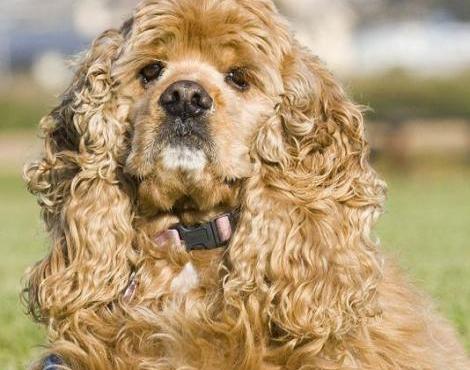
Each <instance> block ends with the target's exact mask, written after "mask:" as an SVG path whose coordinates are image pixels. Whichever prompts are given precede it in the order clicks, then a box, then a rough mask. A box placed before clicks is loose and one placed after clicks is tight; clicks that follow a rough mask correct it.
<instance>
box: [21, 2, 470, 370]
mask: <svg viewBox="0 0 470 370" xmlns="http://www.w3.org/2000/svg"><path fill="white" fill-rule="evenodd" d="M155 59H159V60H164V61H166V62H167V69H166V71H165V73H164V75H163V76H162V78H161V79H160V80H159V81H157V82H156V83H155V84H154V85H152V87H151V88H148V89H144V88H143V87H142V86H141V83H140V82H139V81H138V79H137V76H138V72H139V70H140V69H141V68H142V67H143V66H145V65H146V64H147V63H149V62H150V61H152V60H155ZM233 66H243V67H246V68H247V70H248V71H249V80H250V83H251V88H250V90H249V91H247V92H243V93H242V92H238V91H235V90H233V89H232V88H231V87H229V85H227V84H226V83H225V81H224V76H225V73H226V72H228V70H229V69H230V68H231V67H233ZM181 79H193V80H196V81H197V82H199V83H200V84H202V85H203V86H204V87H205V88H206V89H207V91H208V92H209V93H210V94H211V95H212V96H213V97H214V100H215V109H214V111H213V112H211V116H210V119H209V121H210V122H209V124H210V128H211V135H212V137H213V139H214V145H213V147H211V151H210V153H209V154H210V161H209V163H208V165H207V166H206V167H204V169H201V170H196V171H192V172H188V171H180V170H177V169H175V170H165V169H164V168H163V167H162V163H161V161H160V160H159V159H158V158H159V157H158V155H159V154H158V153H159V152H158V148H157V149H156V148H155V146H154V140H155V130H158V128H159V127H160V126H159V125H160V124H161V122H162V120H163V119H164V118H163V112H162V111H161V108H159V107H158V104H157V101H158V97H159V96H160V94H161V93H162V92H163V91H164V89H165V88H166V87H168V86H169V84H171V83H172V82H175V81H178V80H181ZM41 126H42V129H43V132H44V138H45V149H44V155H43V157H42V159H41V160H39V161H38V162H35V163H33V164H31V165H29V166H28V167H27V168H26V172H25V173H26V175H25V177H26V179H27V182H28V186H29V189H30V190H31V191H32V192H33V193H34V194H36V195H37V197H38V199H39V203H40V205H41V207H42V210H43V218H44V220H45V223H46V226H47V229H48V231H49V233H50V237H51V240H52V247H51V251H50V253H49V254H48V256H46V258H44V260H42V261H40V262H39V263H38V264H37V265H36V266H34V267H33V268H32V269H31V271H30V272H29V276H28V277H29V278H28V282H29V283H28V285H27V287H26V289H25V292H26V294H25V297H26V300H27V302H28V304H29V308H30V312H31V314H32V315H33V317H34V318H35V319H36V320H38V321H41V322H42V323H44V324H45V325H47V327H48V334H49V335H48V336H49V343H50V345H49V346H48V350H47V353H46V354H45V355H47V354H48V353H54V354H57V355H59V356H60V357H61V358H62V359H63V360H64V361H65V365H64V368H66V369H73V370H109V369H117V370H121V369H146V370H156V369H162V370H163V369H165V370H170V369H179V370H183V369H184V370H186V369H201V370H202V369H204V370H212V369H213V370H216V369H217V370H221V369H224V370H229V369H243V370H255V369H256V370H268V369H269V370H281V369H282V370H294V369H303V370H306V369H325V370H327V369H328V370H330V369H363V370H378V369H384V370H385V369H390V370H391V369H394V370H398V369H407V370H411V369H413V370H417V369H423V370H424V369H429V370H430V369H433V370H438V369H439V370H444V369H449V370H463V369H470V366H469V363H468V361H467V357H466V355H465V353H464V351H463V349H462V347H461V346H460V344H459V343H458V341H457V339H456V337H455V334H454V332H453V330H452V329H451V328H450V326H449V325H448V324H447V323H446V322H445V321H444V320H442V319H441V318H439V316H436V314H435V313H434V312H433V309H432V308H431V304H430V303H429V302H428V300H427V299H426V298H423V297H422V296H421V295H420V294H419V293H417V292H415V291H414V289H413V288H412V287H410V286H409V284H408V283H407V282H406V281H405V280H404V279H403V278H402V277H401V274H400V273H399V272H398V270H397V269H396V268H395V267H393V264H392V263H390V262H389V261H388V260H387V259H386V258H384V257H383V254H382V252H381V250H380V249H379V245H378V242H377V241H376V240H375V239H374V238H373V236H372V235H371V230H372V228H373V226H374V224H375V222H376V221H377V218H378V217H379V215H380V213H381V212H382V207H383V204H384V200H385V184H384V182H383V181H381V180H380V179H379V178H378V176H377V174H376V173H375V172H374V171H373V170H372V169H371V167H370V165H369V163H368V161H367V154H368V148H367V143H366V140H365V135H364V123H363V118H362V114H361V111H360V109H359V108H358V107H357V106H356V105H354V104H353V103H352V102H351V101H350V100H348V98H347V97H346V96H345V94H344V92H343V90H342V89H341V88H340V87H339V86H338V83H337V82H336V81H335V79H334V78H333V77H332V76H331V74H330V73H329V72H328V71H327V70H326V69H325V68H324V67H323V65H322V64H321V63H320V62H319V60H318V58H316V57H314V56H312V55H311V54H310V52H308V51H307V50H304V49H303V48H302V47H301V46H299V45H298V44H297V42H296V41H295V39H294V38H293V37H292V35H291V33H290V32H289V31H288V28H287V26H286V24H285V22H284V21H283V20H282V19H281V17H280V16H279V14H278V13H277V11H276V10H275V8H274V6H273V5H272V3H271V1H269V0H178V1H177V0H144V1H143V2H142V3H141V4H140V5H139V6H138V8H137V9H136V12H135V14H134V16H133V19H132V20H131V21H129V22H126V24H125V25H124V26H123V28H122V29H121V30H111V31H107V32H105V33H104V34H103V35H101V36H100V37H99V38H98V39H97V40H96V41H95V42H94V44H93V46H92V47H91V49H90V51H89V52H88V53H87V54H86V55H85V56H84V58H83V60H82V62H81V64H80V66H79V68H78V70H77V73H76V77H75V79H74V81H73V83H72V84H71V87H70V88H69V89H68V90H67V92H66V93H65V95H64V98H63V101H62V104H61V105H60V106H59V107H57V108H56V109H55V110H54V111H53V112H52V113H51V114H50V115H49V116H47V117H45V118H44V119H43V121H42V124H41ZM234 208H240V210H241V215H240V222H239V225H238V228H237V231H236V233H235V235H234V236H233V238H232V240H231V243H230V245H229V246H228V249H227V250H226V251H223V250H221V249H220V250H217V251H212V252H208V251H206V252H192V253H190V254H189V253H187V252H186V251H185V250H183V249H182V248H178V247H176V246H174V245H171V243H164V245H157V243H156V242H155V236H156V235H158V234H159V233H160V232H162V231H163V230H165V229H167V228H168V227H170V226H171V225H172V224H174V223H176V222H184V223H187V224H191V223H198V222H202V221H206V220H208V219H210V218H212V217H214V216H215V215H217V214H220V213H222V212H225V211H228V210H232V209H234ZM189 262H191V263H192V264H193V265H194V266H195V267H196V269H197V271H198V279H197V280H194V281H197V282H198V284H199V285H197V286H196V287H194V288H192V289H191V290H190V291H189V292H186V290H185V288H184V287H183V288H182V289H181V290H180V291H178V292H174V291H172V282H173V281H174V279H175V278H176V277H178V276H179V274H180V273H181V271H182V269H183V268H184V266H185V265H187V263H189ZM133 271H135V272H136V278H137V282H138V283H137V289H136V291H135V293H134V295H133V296H132V298H131V299H130V300H126V299H124V292H125V291H126V287H127V286H128V284H129V279H130V276H131V274H132V272H133ZM180 285H181V282H180V281H178V284H173V287H175V286H178V287H179V286H180ZM40 367H41V365H40V361H38V362H37V363H36V364H35V365H33V368H34V369H36V368H37V369H39V368H40Z"/></svg>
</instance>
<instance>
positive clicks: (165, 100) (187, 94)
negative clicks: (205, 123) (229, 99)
mask: <svg viewBox="0 0 470 370" xmlns="http://www.w3.org/2000/svg"><path fill="white" fill-rule="evenodd" d="M212 104H213V100H212V98H211V97H210V96H209V94H208V93H207V91H206V90H204V88H203V87H202V86H201V85H199V84H198V83H197V82H194V81H178V82H175V83H174V84H172V85H170V86H169V87H168V88H167V89H166V90H165V91H164V92H163V94H162V96H161V97H160V105H161V106H162V107H163V108H164V109H165V111H166V112H167V113H168V114H171V115H172V116H176V117H181V118H188V117H197V116H201V115H203V114H204V113H206V112H207V111H208V110H209V109H211V108H212Z"/></svg>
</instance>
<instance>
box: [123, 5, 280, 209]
mask: <svg viewBox="0 0 470 370" xmlns="http://www.w3.org/2000/svg"><path fill="white" fill-rule="evenodd" d="M272 16H277V15H275V10H274V8H273V7H272V5H271V4H269V3H268V2H262V1H255V2H248V1H246V2H245V1H235V0H225V1H202V2H201V1H193V0H183V1H154V2H144V3H143V4H142V5H141V7H140V8H139V9H138V10H137V13H136V15H135V17H134V18H133V19H132V21H131V22H130V23H128V29H127V31H126V32H127V36H126V44H127V46H126V48H125V49H124V50H123V52H122V55H121V56H120V58H119V60H118V61H117V63H116V68H115V71H114V73H115V75H116V76H117V79H118V80H119V81H120V83H121V87H120V89H119V94H120V95H123V96H127V97H129V100H130V104H129V121H130V126H131V131H132V142H131V145H130V154H129V156H128V158H127V159H126V165H125V170H126V171H127V172H128V173H129V174H131V175H133V176H134V177H135V178H136V179H138V180H139V181H140V189H139V199H140V206H141V209H142V211H143V212H145V213H150V214H152V213H158V212H161V211H162V210H163V211H168V210H174V211H179V212H183V211H184V210H191V209H196V210H200V211H207V210H211V209H213V208H214V207H218V206H221V207H223V206H233V205H234V203H236V199H235V198H236V194H237V193H238V189H239V185H240V182H241V181H242V180H244V179H246V178H248V177H250V176H251V174H252V173H253V165H252V161H251V158H250V150H251V147H252V143H253V141H254V139H255V136H256V133H257V132H258V131H259V129H260V126H261V125H262V124H263V123H265V122H266V121H267V120H268V119H269V117H271V116H273V115H274V108H275V106H276V104H277V103H278V101H279V96H280V94H281V93H282V90H283V85H282V76H281V73H282V70H283V68H284V66H283V65H282V56H283V55H282V54H283V52H284V50H282V48H283V47H284V48H285V47H287V39H288V35H287V34H286V33H285V31H284V30H283V29H281V28H279V26H278V25H277V24H276V23H275V22H274V19H273V18H272ZM283 43H284V44H285V45H283Z"/></svg>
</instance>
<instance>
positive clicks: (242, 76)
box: [225, 68, 250, 91]
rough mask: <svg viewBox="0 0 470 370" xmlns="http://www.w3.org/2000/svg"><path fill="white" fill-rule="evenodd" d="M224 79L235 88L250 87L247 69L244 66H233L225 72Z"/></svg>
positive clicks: (244, 89)
mask: <svg viewBox="0 0 470 370" xmlns="http://www.w3.org/2000/svg"><path fill="white" fill-rule="evenodd" d="M225 81H226V82H227V83H228V84H229V85H231V86H233V87H235V88H236V89H237V90H240V91H246V90H248V89H249V88H250V84H249V82H248V76H247V71H246V69H244V68H233V69H232V70H230V72H229V73H227V76H226V77H225Z"/></svg>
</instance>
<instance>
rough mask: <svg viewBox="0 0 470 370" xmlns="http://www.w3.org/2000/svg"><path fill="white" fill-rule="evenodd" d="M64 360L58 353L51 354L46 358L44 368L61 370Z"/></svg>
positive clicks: (45, 369) (44, 369) (46, 369)
mask: <svg viewBox="0 0 470 370" xmlns="http://www.w3.org/2000/svg"><path fill="white" fill-rule="evenodd" d="M60 365H62V360H61V359H60V358H59V357H58V356H56V355H50V356H49V357H47V358H46V359H45V360H44V367H43V370H59V366H60Z"/></svg>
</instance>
